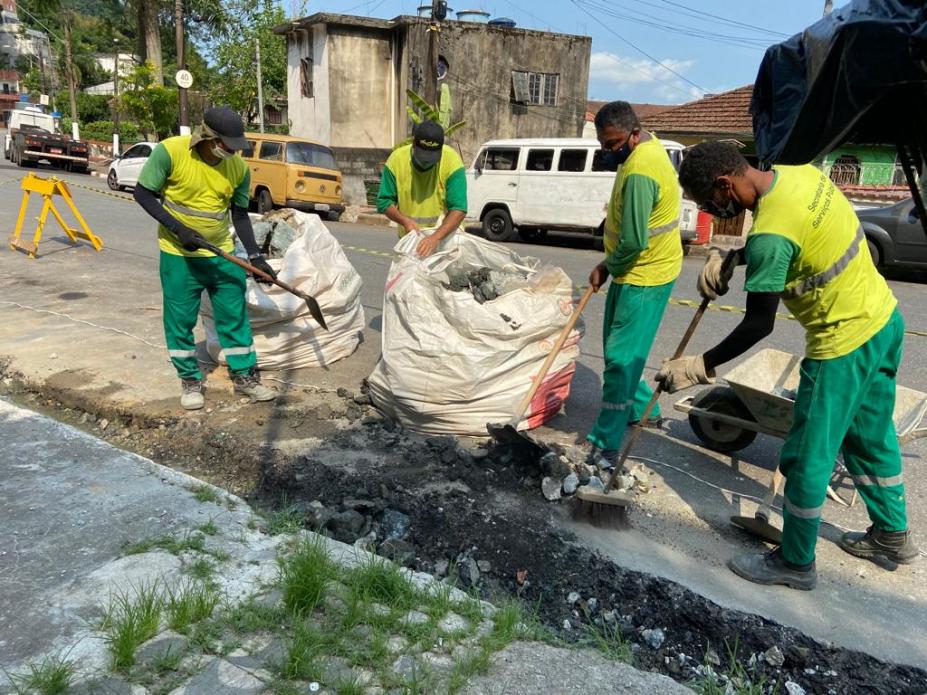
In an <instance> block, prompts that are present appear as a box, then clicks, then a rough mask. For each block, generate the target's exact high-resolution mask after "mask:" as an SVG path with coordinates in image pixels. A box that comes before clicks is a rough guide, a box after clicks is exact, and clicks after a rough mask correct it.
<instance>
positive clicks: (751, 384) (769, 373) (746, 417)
mask: <svg viewBox="0 0 927 695" xmlns="http://www.w3.org/2000/svg"><path fill="white" fill-rule="evenodd" d="M800 364H801V357H797V356H796V355H792V354H789V353H787V352H781V351H779V350H772V349H766V350H761V351H760V352H757V353H756V354H755V355H753V356H752V357H750V358H749V359H747V360H745V361H744V362H743V363H741V364H740V365H739V366H738V367H736V368H735V369H733V370H731V371H730V372H728V373H727V374H725V375H724V376H723V377H722V379H723V380H724V381H725V382H727V386H723V385H719V386H713V387H711V388H708V389H704V390H702V391H700V392H699V393H697V394H695V395H694V396H687V397H686V398H683V399H682V400H680V401H678V402H677V403H676V404H675V406H674V407H675V409H676V410H678V411H681V412H683V413H686V414H688V416H689V425H690V426H691V427H692V431H693V432H694V433H695V435H696V436H697V437H698V438H699V439H700V440H701V441H702V442H703V443H704V444H705V446H707V447H708V448H709V449H713V450H714V451H719V452H721V453H725V454H731V453H734V452H736V451H740V450H741V449H743V448H745V447H747V446H749V445H750V444H751V443H752V442H753V440H754V439H756V435H757V433H760V432H762V433H763V434H768V435H770V436H773V437H779V438H782V439H784V438H785V436H786V435H787V434H788V433H789V429H790V428H791V426H792V410H793V408H794V406H795V394H796V392H797V391H798V382H799V365H800ZM925 412H927V394H923V393H921V392H920V391H915V390H914V389H909V388H905V387H904V386H898V387H897V388H896V393H895V411H894V413H893V420H894V422H895V432H896V434H897V435H898V440H899V442H900V443H902V444H904V443H907V442H910V441H913V440H915V439H919V438H921V437H927V427H919V425H920V423H921V420H922V419H923V417H924V414H925ZM842 477H846V476H845V475H843V476H842ZM828 494H829V496H830V497H832V498H834V499H835V501H837V502H840V503H841V504H844V505H848V504H849V505H852V503H853V501H855V499H856V494H855V490H854V494H853V498H852V501H851V502H849V503H847V502H846V501H844V500H843V499H841V498H840V497H839V496H837V494H836V492H835V491H834V490H832V489H831V488H828Z"/></svg>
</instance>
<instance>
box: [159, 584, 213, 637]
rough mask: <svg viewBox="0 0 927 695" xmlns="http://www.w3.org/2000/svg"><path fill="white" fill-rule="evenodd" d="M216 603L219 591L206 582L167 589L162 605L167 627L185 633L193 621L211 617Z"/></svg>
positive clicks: (196, 621)
mask: <svg viewBox="0 0 927 695" xmlns="http://www.w3.org/2000/svg"><path fill="white" fill-rule="evenodd" d="M218 604H219V592H218V591H217V590H216V588H215V587H214V586H213V585H212V584H209V583H206V582H190V583H186V584H183V585H182V586H180V587H179V588H177V589H169V590H168V591H167V596H166V599H165V605H164V608H165V613H166V614H167V624H168V627H170V628H171V629H172V630H174V631H175V632H179V633H181V634H186V633H187V632H188V631H189V630H190V626H191V625H192V624H193V623H198V622H200V621H202V620H206V619H207V618H209V617H211V616H212V613H213V611H214V610H215V608H216V606H217V605H218Z"/></svg>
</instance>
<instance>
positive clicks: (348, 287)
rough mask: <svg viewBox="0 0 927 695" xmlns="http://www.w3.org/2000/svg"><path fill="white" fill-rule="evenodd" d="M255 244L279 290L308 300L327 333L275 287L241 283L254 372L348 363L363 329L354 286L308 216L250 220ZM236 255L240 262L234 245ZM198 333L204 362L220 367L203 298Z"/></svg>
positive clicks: (347, 265)
mask: <svg viewBox="0 0 927 695" xmlns="http://www.w3.org/2000/svg"><path fill="white" fill-rule="evenodd" d="M252 224H253V226H254V235H255V240H256V241H257V243H258V246H259V247H261V250H262V251H263V252H264V254H265V255H266V256H267V259H268V263H270V265H271V266H272V267H273V269H274V270H276V271H277V273H278V277H279V279H280V280H282V281H283V282H285V283H287V284H290V285H292V286H294V287H296V288H297V289H300V290H302V291H303V292H306V293H307V294H310V295H312V296H313V297H315V298H316V299H317V300H318V302H319V306H320V307H321V308H322V314H323V315H324V316H325V322H326V323H327V324H328V331H325V330H324V329H323V328H322V327H321V326H319V325H318V324H317V323H316V322H315V320H314V319H313V318H312V316H310V314H309V309H308V307H307V306H306V302H305V301H304V300H302V299H300V298H299V297H296V296H294V295H292V294H290V293H289V292H287V291H285V290H283V289H281V288H279V287H277V286H276V285H262V284H259V283H257V282H255V281H254V279H252V278H251V277H250V276H249V277H248V287H247V292H246V294H245V302H246V304H247V307H248V318H249V319H250V321H251V330H252V332H253V333H254V347H255V350H257V363H258V367H259V368H261V369H297V368H300V367H318V366H325V365H328V364H331V363H332V362H335V361H337V360H340V359H342V358H344V357H348V356H349V355H351V354H352V353H353V352H354V351H355V350H356V349H357V346H358V345H359V344H360V341H361V339H362V336H363V330H364V325H365V319H364V308H363V306H361V296H360V295H361V286H362V283H361V278H360V275H359V274H358V273H357V271H356V270H355V269H354V266H352V265H351V262H350V261H349V260H348V258H347V256H346V255H345V253H344V251H342V249H341V245H340V244H339V243H338V240H337V239H335V237H333V236H332V235H331V233H330V232H329V231H328V229H327V228H326V227H325V225H324V224H322V221H321V220H320V219H319V218H318V217H317V216H316V215H310V214H307V213H303V212H298V211H296V210H291V209H284V210H276V211H274V212H272V213H269V214H268V215H266V216H264V217H263V218H261V217H259V216H257V215H252ZM236 254H237V255H239V256H242V257H247V255H246V254H245V252H244V249H243V248H241V245H240V244H239V243H238V242H237V240H236ZM200 313H201V314H202V317H203V326H204V328H205V331H206V349H207V351H208V352H209V355H210V357H212V359H213V360H215V361H216V362H218V363H220V364H226V361H225V358H224V355H223V354H222V348H221V346H220V345H219V338H218V336H217V335H216V329H215V324H214V323H213V318H212V305H211V304H210V302H209V296H208V294H207V293H206V292H204V293H203V301H202V308H201V310H200Z"/></svg>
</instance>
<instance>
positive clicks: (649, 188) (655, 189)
mask: <svg viewBox="0 0 927 695" xmlns="http://www.w3.org/2000/svg"><path fill="white" fill-rule="evenodd" d="M659 195H660V186H659V184H657V182H656V181H654V180H653V179H652V178H650V177H649V176H643V175H641V174H631V175H630V176H629V177H628V179H627V181H625V183H624V189H623V190H622V193H621V229H620V230H619V239H618V248H616V249H615V250H614V252H612V254H611V255H610V256H609V257H608V258H606V259H605V265H606V266H607V267H608V272H609V273H611V275H612V277H616V278H617V277H621V276H622V275H624V274H626V273H627V272H628V271H629V270H630V269H631V268H632V266H633V265H634V262H635V261H636V260H637V257H638V256H640V255H641V251H643V250H644V249H646V248H647V244H648V237H647V229H648V226H647V225H648V222H649V221H650V213H651V212H652V211H653V207H654V205H656V203H657V198H658V197H659Z"/></svg>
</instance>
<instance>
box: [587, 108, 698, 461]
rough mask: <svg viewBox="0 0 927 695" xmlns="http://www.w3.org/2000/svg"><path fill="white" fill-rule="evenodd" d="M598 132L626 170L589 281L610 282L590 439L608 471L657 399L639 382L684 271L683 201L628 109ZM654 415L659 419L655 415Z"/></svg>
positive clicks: (656, 144)
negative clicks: (601, 255)
mask: <svg viewBox="0 0 927 695" xmlns="http://www.w3.org/2000/svg"><path fill="white" fill-rule="evenodd" d="M595 129H596V137H598V139H599V143H600V144H601V145H602V150H603V157H602V163H603V164H604V166H605V167H606V168H607V169H609V170H611V171H617V170H618V167H619V166H620V167H621V171H620V172H619V173H618V175H617V176H616V178H615V184H614V186H613V188H612V194H611V198H610V199H609V202H608V213H607V216H606V218H605V260H603V261H602V262H601V263H599V264H598V265H597V266H596V267H595V268H593V270H592V273H591V274H590V275H589V284H590V285H591V286H592V287H593V289H594V290H596V291H598V289H599V287H601V286H602V285H604V284H605V282H606V281H607V280H608V277H609V275H611V277H612V282H611V285H610V286H609V288H608V298H607V299H606V300H605V316H604V322H603V327H602V336H603V340H604V343H605V346H604V352H605V371H604V372H603V374H602V381H603V386H602V406H601V409H600V410H599V414H598V417H597V418H596V421H595V426H594V427H593V429H592V431H591V432H590V433H589V435H588V436H587V439H588V440H589V442H590V443H591V445H592V447H591V449H590V451H589V457H588V460H589V462H590V464H593V465H595V464H598V465H599V466H600V467H603V468H607V467H611V466H613V465H614V463H615V461H616V460H617V458H618V452H619V448H620V446H621V440H622V438H623V437H624V433H625V429H626V427H627V425H628V423H629V422H634V421H637V420H639V419H640V418H641V415H642V413H643V411H644V409H645V408H646V407H647V403H648V402H649V401H650V397H651V396H652V395H653V391H652V390H651V388H650V386H649V385H648V384H647V383H646V381H643V380H641V374H643V371H644V363H645V362H646V361H647V355H648V353H649V352H650V347H651V346H652V345H653V341H654V338H655V337H656V334H657V329H658V328H659V327H660V320H661V319H662V318H663V312H664V310H665V309H666V305H667V303H668V302H669V298H670V292H671V291H672V289H673V284H674V283H675V282H676V278H677V277H678V276H679V271H680V270H681V269H682V241H681V239H680V236H679V209H680V203H681V199H682V196H681V193H680V190H679V182H678V180H677V178H676V170H675V169H674V168H673V164H672V162H671V161H670V158H669V155H667V153H666V150H665V149H664V148H663V145H662V144H661V143H660V141H659V140H658V139H657V138H656V137H654V136H653V135H651V134H650V133H647V132H646V131H644V130H642V129H641V124H640V121H639V120H638V118H637V115H636V114H635V113H634V110H633V109H632V108H631V105H630V104H628V103H627V102H624V101H613V102H611V103H610V104H606V105H605V106H603V107H602V108H601V109H600V110H599V112H598V113H597V114H596V117H595ZM653 415H654V417H655V418H659V416H660V413H659V408H658V407H657V408H655V409H654V412H653Z"/></svg>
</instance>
